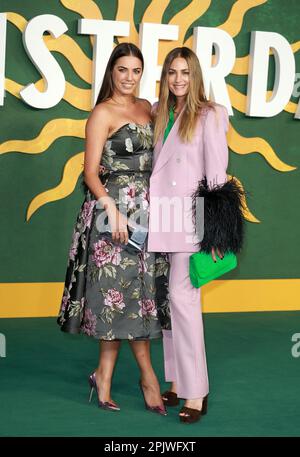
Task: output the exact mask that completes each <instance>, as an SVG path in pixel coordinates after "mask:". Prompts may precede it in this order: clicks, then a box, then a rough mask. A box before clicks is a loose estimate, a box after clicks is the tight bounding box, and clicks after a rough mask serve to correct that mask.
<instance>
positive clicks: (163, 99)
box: [154, 47, 214, 143]
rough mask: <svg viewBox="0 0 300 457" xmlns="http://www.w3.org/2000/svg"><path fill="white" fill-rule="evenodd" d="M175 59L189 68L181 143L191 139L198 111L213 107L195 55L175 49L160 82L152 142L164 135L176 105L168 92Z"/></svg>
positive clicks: (167, 58)
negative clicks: (206, 93)
mask: <svg viewBox="0 0 300 457" xmlns="http://www.w3.org/2000/svg"><path fill="white" fill-rule="evenodd" d="M177 57H182V58H183V59H185V60H186V62H187V64H188V68H189V73H190V76H189V91H188V94H187V97H186V103H185V107H184V108H183V109H184V112H183V113H182V115H181V119H180V124H179V129H178V133H179V137H180V138H181V140H182V141H183V142H189V141H191V140H192V138H193V134H194V130H195V127H196V122H197V119H198V116H199V114H200V111H201V110H202V109H203V108H204V107H205V106H214V104H213V103H212V102H210V101H208V100H207V98H206V96H205V92H204V85H203V76H202V70H201V67H200V63H199V60H198V57H197V55H196V54H195V53H194V52H193V51H192V50H191V49H189V48H186V47H182V48H175V49H173V50H172V51H170V52H169V54H168V55H167V56H166V58H165V61H164V64H163V68H162V73H161V80H160V89H159V102H158V106H157V109H156V112H155V114H154V116H155V129H154V142H155V143H156V142H157V140H158V139H159V138H161V137H162V136H163V134H164V131H165V129H166V127H167V124H168V120H169V110H170V107H171V106H174V105H175V103H176V97H175V95H174V94H172V92H171V91H170V90H169V85H168V74H169V69H170V67H171V64H172V62H173V60H174V59H176V58H177Z"/></svg>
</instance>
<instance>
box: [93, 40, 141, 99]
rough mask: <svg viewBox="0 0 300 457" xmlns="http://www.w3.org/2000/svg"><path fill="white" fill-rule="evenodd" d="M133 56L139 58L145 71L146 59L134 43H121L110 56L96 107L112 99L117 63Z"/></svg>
mask: <svg viewBox="0 0 300 457" xmlns="http://www.w3.org/2000/svg"><path fill="white" fill-rule="evenodd" d="M127 56H133V57H137V58H138V59H139V60H140V61H141V63H142V70H144V58H143V54H142V53H141V51H140V49H139V48H138V47H137V46H136V45H135V44H133V43H120V44H118V45H117V46H116V47H115V48H114V50H113V52H112V53H111V55H110V58H109V60H108V62H107V65H106V69H105V73H104V77H103V81H102V85H101V89H100V92H99V95H98V98H97V101H96V105H98V104H99V103H101V102H104V101H105V100H108V99H109V98H111V97H112V95H113V92H114V84H113V79H112V71H113V68H114V66H115V63H116V61H117V60H118V59H119V58H120V57H127Z"/></svg>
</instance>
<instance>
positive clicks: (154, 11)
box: [143, 0, 170, 24]
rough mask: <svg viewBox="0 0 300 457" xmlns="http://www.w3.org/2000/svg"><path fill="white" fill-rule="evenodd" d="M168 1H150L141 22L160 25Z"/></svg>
mask: <svg viewBox="0 0 300 457" xmlns="http://www.w3.org/2000/svg"><path fill="white" fill-rule="evenodd" d="M169 3H170V0H152V2H151V3H149V5H148V7H147V9H146V10H145V12H144V16H143V22H152V23H154V24H160V23H161V21H162V18H163V15H164V12H165V10H166V8H167V6H168V4H169Z"/></svg>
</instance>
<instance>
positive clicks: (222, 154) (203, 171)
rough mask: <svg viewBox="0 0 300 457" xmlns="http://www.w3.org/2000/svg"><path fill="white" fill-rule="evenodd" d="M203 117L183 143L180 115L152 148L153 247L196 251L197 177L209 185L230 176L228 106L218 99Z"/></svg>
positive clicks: (150, 238)
mask: <svg viewBox="0 0 300 457" xmlns="http://www.w3.org/2000/svg"><path fill="white" fill-rule="evenodd" d="M215 107H216V111H214V110H212V109H205V111H203V112H202V113H201V115H200V116H199V119H198V122H197V126H196V130H195V134H194V138H193V140H192V141H191V142H190V143H183V142H182V141H181V140H180V138H179V135H178V124H179V119H180V116H181V114H180V115H179V116H178V118H177V119H176V121H175V124H174V125H173V128H172V130H171V131H170V133H169V135H168V137H167V139H166V141H165V143H164V144H162V140H160V141H158V142H157V144H156V146H155V149H154V158H153V162H154V163H153V170H152V175H151V177H150V214H149V236H148V251H149V252H196V251H199V246H198V245H197V243H198V242H199V240H198V239H197V237H196V235H195V230H194V225H193V222H192V214H191V208H192V199H191V195H192V193H193V192H194V191H195V190H196V188H197V186H198V181H200V180H201V179H203V177H204V176H206V178H207V183H208V186H209V187H210V186H212V185H213V184H215V183H217V184H222V183H224V182H225V181H227V175H226V170H227V165H228V146H227V139H226V132H227V131H228V126H229V118H228V112H227V109H226V108H225V107H224V106H222V105H219V104H215Z"/></svg>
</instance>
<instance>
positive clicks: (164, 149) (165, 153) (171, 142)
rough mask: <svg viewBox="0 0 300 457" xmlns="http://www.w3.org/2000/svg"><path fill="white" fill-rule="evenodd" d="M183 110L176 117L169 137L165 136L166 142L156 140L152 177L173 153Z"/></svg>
mask: <svg viewBox="0 0 300 457" xmlns="http://www.w3.org/2000/svg"><path fill="white" fill-rule="evenodd" d="M183 111H184V109H182V110H181V112H180V114H179V116H178V117H177V119H176V121H175V122H174V125H173V127H172V129H171V130H170V133H169V135H168V136H167V139H166V141H165V142H164V144H162V139H160V140H158V142H157V144H156V145H155V151H156V154H157V157H156V160H155V163H154V167H153V170H152V175H154V174H155V173H157V172H158V170H160V169H161V168H162V167H163V166H164V165H165V164H166V163H167V162H168V160H170V158H171V157H172V155H173V153H174V148H175V147H176V146H177V143H178V137H177V133H178V126H179V123H178V121H179V118H180V116H181V114H182V113H183Z"/></svg>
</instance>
